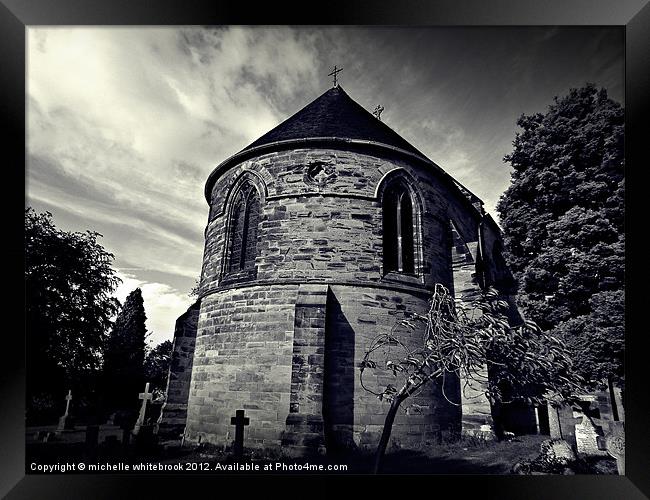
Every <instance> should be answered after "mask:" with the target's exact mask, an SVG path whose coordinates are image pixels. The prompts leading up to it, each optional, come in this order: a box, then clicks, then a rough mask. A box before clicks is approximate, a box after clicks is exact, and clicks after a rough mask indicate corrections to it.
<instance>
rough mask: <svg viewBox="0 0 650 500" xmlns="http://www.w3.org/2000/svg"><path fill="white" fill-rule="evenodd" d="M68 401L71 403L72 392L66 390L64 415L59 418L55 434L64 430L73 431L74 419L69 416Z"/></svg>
mask: <svg viewBox="0 0 650 500" xmlns="http://www.w3.org/2000/svg"><path fill="white" fill-rule="evenodd" d="M70 401H72V390H71V389H69V390H68V394H67V395H66V396H65V413H64V414H63V415H62V416H61V417H60V418H59V425H58V426H57V428H56V432H57V434H59V433H61V431H64V430H66V431H67V430H73V429H74V419H73V418H72V417H71V416H70Z"/></svg>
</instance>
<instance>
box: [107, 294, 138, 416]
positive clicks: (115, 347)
mask: <svg viewBox="0 0 650 500" xmlns="http://www.w3.org/2000/svg"><path fill="white" fill-rule="evenodd" d="M146 319H147V316H146V314H145V311H144V302H143V300H142V291H141V290H140V289H139V288H136V289H135V290H134V291H132V292H131V293H130V294H129V295H128V296H127V298H126V300H125V302H124V306H123V307H122V309H121V311H120V313H119V314H118V316H117V318H116V320H115V325H114V326H113V330H112V332H111V335H110V337H109V339H108V343H107V346H106V354H105V357H104V380H105V384H106V388H105V393H106V404H107V405H108V410H109V411H110V410H126V411H128V412H133V411H135V409H136V408H137V402H138V394H139V393H140V392H142V390H143V389H144V382H145V380H144V353H145V337H146V331H147V330H146V327H145V321H146Z"/></svg>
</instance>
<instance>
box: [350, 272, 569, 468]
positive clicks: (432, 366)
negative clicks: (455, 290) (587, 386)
mask: <svg viewBox="0 0 650 500" xmlns="http://www.w3.org/2000/svg"><path fill="white" fill-rule="evenodd" d="M429 306H430V307H429V311H428V313H427V314H426V315H420V314H416V313H410V314H409V315H408V316H407V317H405V318H404V319H403V320H401V321H398V322H397V323H395V325H394V327H393V329H392V330H391V333H388V334H380V335H377V337H375V339H374V340H373V341H372V342H371V344H370V346H369V348H368V350H367V351H366V354H365V356H364V358H363V360H362V362H361V365H360V381H361V386H362V387H363V388H364V389H365V390H366V391H368V392H370V393H372V394H374V395H375V396H377V397H378V398H379V399H380V400H382V401H387V402H389V403H390V408H389V410H388V413H387V415H386V420H385V422H384V428H383V432H382V435H381V438H380V441H379V445H378V446H377V452H376V454H375V473H377V472H379V471H380V469H381V465H382V461H383V457H384V454H385V452H386V447H387V445H388V441H389V439H390V434H391V431H392V426H393V422H394V420H395V416H396V415H397V411H398V410H399V408H400V406H401V405H402V403H403V402H404V401H406V400H407V399H408V398H409V397H411V396H413V395H414V394H417V393H418V392H419V391H421V390H422V389H423V388H424V387H426V386H427V385H428V383H429V382H431V381H433V380H436V379H442V378H443V377H446V376H455V377H459V378H462V379H466V380H477V381H478V380H480V381H481V382H483V383H485V384H486V385H487V396H488V397H489V398H490V399H491V401H492V402H493V403H497V402H505V401H506V400H519V401H526V402H529V403H532V404H540V403H542V402H543V401H545V400H546V399H548V397H550V396H553V397H554V398H556V399H559V400H561V401H564V400H570V399H571V397H572V396H573V394H574V393H576V392H579V391H580V389H581V380H580V377H578V376H576V375H575V373H574V372H573V370H572V366H571V360H570V358H569V356H568V352H567V350H566V348H565V347H564V346H563V344H562V343H561V342H560V341H559V340H558V339H557V338H556V337H555V336H553V335H550V334H548V333H545V332H543V331H542V330H541V329H540V328H539V327H538V326H537V325H536V324H535V323H534V322H533V321H529V320H528V321H525V322H524V323H522V324H521V325H516V326H511V325H510V324H509V323H508V316H507V312H508V309H509V305H508V303H507V302H506V301H504V300H502V299H501V298H500V297H499V294H498V292H497V291H496V290H494V289H489V290H487V291H485V292H483V293H482V294H481V296H480V297H479V298H478V299H475V300H473V301H472V302H469V303H464V302H462V301H456V302H454V299H453V298H452V296H451V294H450V293H449V290H447V288H445V287H444V286H443V285H441V284H436V285H435V289H434V293H433V296H432V298H431V300H430V302H429ZM418 323H419V324H420V325H424V333H423V336H422V342H421V343H420V344H419V345H416V346H409V345H406V344H404V343H403V342H402V341H401V340H400V335H399V329H400V328H409V329H411V330H414V331H417V330H419V329H420V328H419V327H418V326H417V324H418ZM486 363H487V365H488V369H489V373H490V376H489V378H488V379H487V380H485V377H484V376H483V375H482V367H483V366H485V364H486ZM367 370H373V371H376V370H388V371H389V372H392V375H393V377H394V379H395V381H396V383H395V384H388V385H387V386H386V387H380V388H378V389H377V390H375V389H373V388H371V387H369V386H368V385H367V384H366V382H365V381H364V373H366V372H367ZM381 379H382V377H378V378H377V380H381ZM458 403H459V402H458Z"/></svg>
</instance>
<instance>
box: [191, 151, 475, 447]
mask: <svg viewBox="0 0 650 500" xmlns="http://www.w3.org/2000/svg"><path fill="white" fill-rule="evenodd" d="M398 172H399V173H398ZM392 176H403V177H404V178H405V179H406V180H407V182H409V184H410V185H411V186H412V187H413V189H414V190H415V191H416V192H417V199H418V200H419V204H418V209H417V210H416V211H415V212H416V214H415V219H416V220H417V223H418V224H419V225H420V227H421V231H420V235H421V238H419V239H418V240H417V241H416V251H417V252H418V254H419V259H418V260H417V262H416V270H417V271H418V274H419V276H417V277H416V276H405V275H400V274H397V273H388V274H387V275H386V273H384V270H383V265H382V261H383V259H382V209H381V200H380V198H379V195H380V192H381V189H382V186H383V183H382V180H386V179H390V178H391V177H392ZM244 177H247V178H249V179H250V181H251V182H253V183H254V184H255V185H256V186H257V187H258V190H259V192H260V195H261V196H260V198H261V199H260V201H261V207H262V216H261V220H260V224H259V230H258V243H257V259H256V267H257V274H256V277H255V278H254V279H252V280H247V281H244V280H242V281H240V282H231V281H229V282H228V284H227V285H221V284H220V280H221V278H222V262H223V258H224V248H225V245H226V241H225V240H226V232H227V219H228V210H229V194H230V193H231V192H232V190H233V189H235V188H236V186H237V184H238V183H239V182H240V181H241V180H242V179H243V178H244ZM450 219H452V220H453V221H454V224H455V226H456V228H457V231H458V233H459V234H461V235H462V237H463V238H464V240H465V241H467V242H476V240H477V235H478V219H477V215H476V211H475V209H474V208H473V207H472V205H471V204H470V203H469V202H468V201H467V199H465V198H464V197H463V196H462V195H461V194H460V193H459V192H457V190H455V189H453V188H451V187H450V184H449V182H448V180H441V177H440V176H439V174H437V173H432V170H431V168H430V167H425V166H414V164H412V163H411V162H408V161H406V160H404V159H402V158H398V157H397V156H395V157H389V156H386V157H379V156H376V155H372V154H369V153H367V152H355V151H347V150H346V151H343V150H339V149H301V150H291V151H280V152H273V153H268V154H264V155H261V156H259V157H255V158H253V159H251V160H247V161H244V162H242V163H241V164H239V165H236V166H234V167H233V168H231V169H229V170H227V171H225V172H224V173H223V174H222V175H221V176H220V177H218V179H217V180H216V182H215V185H214V187H213V189H212V197H211V210H210V219H209V222H208V225H207V228H206V245H205V255H204V263H203V270H202V279H201V292H200V293H201V297H202V302H201V310H200V316H199V322H198V331H197V338H196V349H195V356H194V364H193V374H192V380H191V387H190V389H189V401H188V417H187V438H188V439H190V440H198V438H199V436H201V438H202V440H203V441H205V440H207V441H210V442H214V443H220V444H229V442H230V441H232V436H233V432H234V427H233V426H231V425H230V417H232V416H233V415H234V414H235V411H236V410H238V409H244V410H246V414H247V416H249V417H250V426H248V427H247V428H246V430H245V442H246V445H247V446H264V447H266V446H278V445H282V442H283V441H282V440H283V439H284V440H285V442H287V440H290V439H291V433H292V432H293V431H294V430H295V426H297V425H302V422H303V421H302V420H300V418H298V417H296V416H295V415H294V417H291V415H290V413H297V414H302V413H300V412H291V411H290V409H291V408H292V406H291V405H292V404H295V403H296V402H297V401H298V400H300V398H301V397H302V398H303V399H302V400H301V401H310V402H311V403H314V405H312V404H311V403H310V405H308V407H309V408H310V410H309V411H310V412H318V409H317V408H318V405H319V404H320V408H321V410H320V412H321V414H322V416H323V422H322V423H321V424H318V425H316V423H315V421H312V420H304V422H307V421H308V423H310V425H312V428H311V430H310V432H312V433H313V434H318V432H322V433H323V438H324V440H325V441H327V442H329V443H330V445H332V446H348V445H349V446H374V445H376V443H377V441H378V439H379V434H380V432H381V428H382V425H383V422H384V418H385V414H386V411H387V404H386V403H382V402H380V401H378V400H377V399H376V398H375V397H374V396H373V395H371V394H369V393H367V392H365V391H364V390H363V388H362V387H361V386H360V384H359V377H358V375H359V370H358V365H359V362H360V361H361V359H362V357H363V354H364V353H365V348H366V347H367V345H368V343H369V342H370V340H371V338H372V337H374V336H375V335H376V334H378V333H380V332H382V331H385V330H386V329H388V328H390V327H391V326H392V325H393V324H394V323H395V321H397V319H398V318H399V317H400V315H401V314H402V313H403V312H404V311H417V312H421V313H422V312H425V311H426V307H427V300H428V298H429V294H430V292H431V290H432V288H433V286H434V284H435V283H437V282H439V283H443V284H445V285H446V286H448V287H449V288H453V277H452V257H451V252H452V239H451V238H452V232H451V226H450V224H449V221H450ZM309 283H312V284H325V285H328V286H329V288H328V292H327V297H328V298H327V302H326V313H325V319H324V321H325V322H326V323H327V326H326V331H325V338H324V344H323V345H320V344H319V345H316V346H315V347H314V351H313V352H310V354H305V355H304V356H303V354H304V353H303V350H302V349H301V348H300V345H299V344H297V343H296V342H299V343H300V342H302V340H301V339H302V338H303V337H304V335H308V336H309V335H315V336H312V337H310V338H313V339H316V340H314V342H320V340H318V338H319V337H318V335H320V334H318V332H317V331H311V330H310V331H302V330H301V331H300V332H299V333H296V332H298V330H299V329H300V328H302V327H301V326H299V325H304V324H305V323H304V322H303V321H302V320H300V321H298V320H297V319H296V314H297V312H296V311H299V308H298V305H297V301H298V296H299V291H300V287H301V285H305V284H309ZM319 293H321V292H319ZM300 311H301V312H300V314H301V315H303V316H301V318H306V317H307V318H310V319H308V321H311V322H313V327H314V328H316V329H319V328H322V325H321V321H322V318H320V317H315V316H314V317H311V316H304V314H311V313H306V312H303V311H302V310H300ZM310 325H311V324H310ZM310 327H311V326H310ZM403 335H404V336H405V338H407V337H408V336H411V337H412V338H408V339H407V340H408V342H409V343H412V344H415V343H417V342H419V341H420V339H419V338H415V334H413V333H411V332H409V333H406V332H404V333H403ZM297 346H298V349H296V347H297ZM321 351H322V352H321ZM305 352H306V351H305ZM296 356H298V358H300V357H301V356H302V358H300V359H304V358H306V359H307V360H308V362H309V359H310V358H309V356H312V357H311V360H312V361H313V362H315V363H316V362H317V363H322V367H323V368H322V375H321V376H320V377H321V379H322V380H319V373H320V372H319V370H316V369H314V370H312V371H311V372H309V373H308V374H306V375H304V377H305V378H301V377H297V376H296V369H297V368H296V359H297V358H296ZM320 356H322V358H321V357H320ZM292 373H293V375H292ZM306 380H308V383H309V384H312V389H313V390H312V389H310V390H308V391H306V392H305V391H303V392H301V393H300V395H299V396H296V394H297V393H296V391H297V390H298V389H297V388H300V387H301V386H300V384H301V383H303V384H304V383H307V382H305V381H306ZM377 382H382V383H384V382H386V383H390V382H392V380H391V381H388V380H387V379H382V380H377ZM319 384H320V385H319ZM300 390H302V389H300ZM292 391H293V392H292ZM319 391H320V394H318V392H319ZM445 392H446V393H447V395H448V397H449V398H450V399H451V400H452V401H454V402H456V403H459V402H460V395H459V383H458V380H453V379H451V378H449V379H447V381H446V391H445ZM292 394H293V398H292ZM296 398H298V399H296ZM319 398H320V401H318V399H319ZM411 402H412V403H416V404H418V405H419V406H420V407H421V410H422V411H421V412H420V413H416V412H414V411H410V410H409V412H408V414H407V413H402V414H399V415H398V417H397V419H396V422H395V426H394V430H393V434H392V442H393V443H395V444H399V445H403V446H415V445H417V444H418V443H422V442H424V441H426V440H429V439H431V438H433V437H434V436H436V435H437V433H438V432H439V431H441V430H447V429H450V428H458V427H459V426H460V409H459V407H458V406H454V405H451V404H449V403H447V402H446V400H445V398H444V397H443V395H442V393H441V390H440V387H432V388H431V389H430V390H429V391H427V392H425V393H422V394H421V395H420V396H418V397H417V398H414V399H413V400H412V401H411ZM314 408H316V409H314ZM310 414H311V413H310ZM319 425H320V427H319ZM292 426H293V427H292ZM319 429H322V430H319ZM294 434H295V433H294ZM332 443H334V444H332Z"/></svg>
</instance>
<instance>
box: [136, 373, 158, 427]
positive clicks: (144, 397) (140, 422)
mask: <svg viewBox="0 0 650 500" xmlns="http://www.w3.org/2000/svg"><path fill="white" fill-rule="evenodd" d="M152 398H153V394H152V393H150V392H149V382H147V384H146V385H145V387H144V392H141V393H140V394H139V395H138V399H141V400H142V406H141V407H140V414H139V415H138V420H136V422H135V427H133V434H134V435H136V436H137V435H138V433H139V432H140V428H141V427H142V426H143V424H144V417H145V414H146V413H147V401H150V400H151V399H152Z"/></svg>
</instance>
